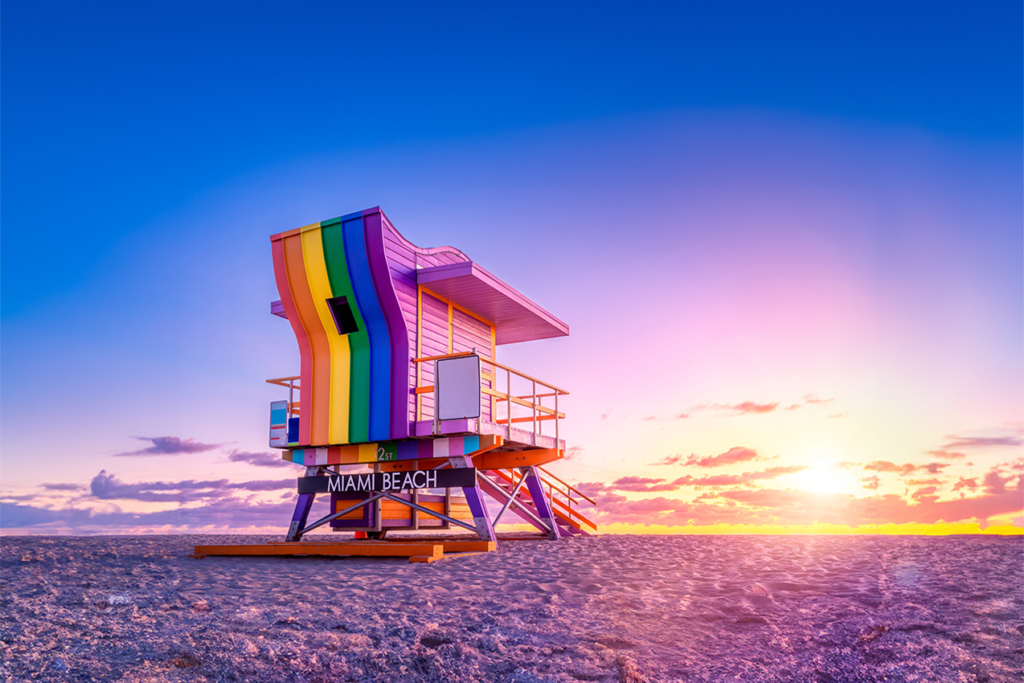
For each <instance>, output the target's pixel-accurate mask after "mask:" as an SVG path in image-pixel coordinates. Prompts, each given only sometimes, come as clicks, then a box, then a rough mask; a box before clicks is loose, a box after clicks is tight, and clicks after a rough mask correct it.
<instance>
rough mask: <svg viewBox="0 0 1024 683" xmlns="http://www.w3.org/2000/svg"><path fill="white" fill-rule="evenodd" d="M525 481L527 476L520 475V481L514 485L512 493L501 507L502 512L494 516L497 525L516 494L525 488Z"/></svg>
mask: <svg viewBox="0 0 1024 683" xmlns="http://www.w3.org/2000/svg"><path fill="white" fill-rule="evenodd" d="M525 483H526V478H525V477H519V481H517V482H516V485H515V486H514V487H512V493H511V494H509V497H508V500H506V501H505V504H504V505H503V506H502V507H501V512H499V513H498V515H497V516H496V517H495V518H494V524H495V525H497V524H498V522H500V521H501V516H502V515H504V514H505V511H506V510H508V508H509V506H510V505H512V501H514V500H515V499H516V496H517V495H518V494H519V489H521V488H523V484H525Z"/></svg>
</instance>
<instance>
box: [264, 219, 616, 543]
mask: <svg viewBox="0 0 1024 683" xmlns="http://www.w3.org/2000/svg"><path fill="white" fill-rule="evenodd" d="M270 241H271V246H272V250H273V260H274V276H275V278H276V280H277V289H278V293H279V295H280V297H281V299H280V301H274V302H273V303H272V304H271V312H272V313H273V314H274V315H277V316H280V317H282V318H285V319H287V321H288V323H289V324H290V325H291V327H292V331H293V332H294V333H295V338H296V341H297V342H298V345H299V356H300V366H301V367H300V369H299V374H298V375H294V376H290V377H279V378H275V379H270V380H267V381H268V382H270V383H271V384H274V385H278V386H280V387H282V388H283V389H286V390H287V394H286V397H282V400H279V401H275V402H273V403H272V404H271V407H270V445H271V446H272V447H274V448H280V449H282V458H283V459H284V460H286V461H289V462H293V463H295V464H296V465H299V466H301V467H303V468H304V472H303V476H301V477H300V478H299V480H298V491H297V496H298V499H297V502H296V505H295V513H294V515H293V516H292V520H291V524H290V526H289V528H288V533H287V536H286V539H285V540H286V542H295V541H299V540H301V539H302V536H303V535H304V534H306V533H308V532H310V531H312V530H314V529H316V528H319V527H321V526H323V525H325V524H329V525H330V528H331V529H332V530H333V531H339V532H363V533H365V535H366V536H367V537H368V538H369V539H383V538H384V536H385V534H387V533H388V532H389V531H407V530H422V529H438V530H440V529H453V528H463V529H468V530H470V531H472V532H473V533H474V534H476V535H477V536H478V537H479V539H480V540H481V541H488V542H494V541H496V540H497V537H496V535H495V531H494V527H495V525H496V524H498V522H499V521H501V520H502V519H503V518H504V516H505V515H506V513H510V512H511V513H512V514H515V515H517V516H518V517H519V518H521V520H523V521H525V522H527V523H529V524H531V525H533V526H534V527H536V529H538V530H539V531H541V532H543V534H544V535H546V536H547V537H549V538H552V539H557V538H561V537H563V536H567V535H578V534H590V533H594V532H595V531H596V529H597V527H596V525H595V524H594V523H593V522H592V521H591V520H590V519H588V518H587V517H586V516H584V515H583V514H581V512H580V506H581V504H586V503H587V502H589V503H590V504H593V501H592V500H591V499H589V498H587V497H586V496H585V495H583V494H582V493H580V492H579V491H578V490H577V489H575V488H574V487H572V486H571V485H569V484H567V483H566V482H564V481H562V480H561V479H559V478H558V477H556V476H554V475H553V474H551V473H550V472H548V471H547V470H545V469H544V465H546V464H548V463H551V462H554V461H556V460H559V459H561V458H562V457H564V454H565V441H564V440H563V439H562V438H561V433H560V432H561V430H560V424H561V420H563V419H564V418H565V414H564V412H562V411H563V408H564V401H563V402H562V405H561V406H560V402H559V399H560V397H563V396H566V395H567V394H568V392H567V391H565V390H563V389H560V388H559V387H557V386H555V385H553V384H551V383H549V382H546V381H543V380H540V379H537V378H535V377H532V376H530V375H527V374H524V373H522V372H519V371H517V370H513V369H512V368H510V367H508V366H506V365H502V364H501V363H499V362H498V361H497V349H498V347H499V346H502V345H504V344H514V343H517V342H525V341H531V340H538V339H548V338H553V337H562V336H566V335H568V334H569V327H568V325H566V324H565V323H564V322H562V321H561V320H559V319H558V318H556V317H554V316H553V315H551V314H550V313H548V312H547V311H545V310H544V309H543V308H541V307H540V306H538V305H537V304H536V303H534V302H533V301H531V300H530V299H528V298H527V297H525V296H524V295H522V294H521V293H519V292H517V291H516V290H515V289H513V288H512V287H510V286H509V285H507V284H506V283H504V282H503V281H501V280H499V279H498V278H497V277H495V276H494V275H492V274H491V273H489V272H487V271H486V270H484V269H483V268H482V267H480V265H479V264H477V263H474V262H473V261H472V260H470V258H469V257H468V256H466V255H465V254H463V253H462V252H461V251H459V250H458V249H454V248H452V247H438V248H433V249H423V248H420V247H417V246H416V245H414V244H412V243H411V242H409V241H408V240H407V239H405V238H404V237H402V235H401V234H399V232H398V231H397V230H396V229H395V228H394V226H393V225H392V224H391V222H390V221H389V220H388V219H387V217H386V216H385V215H384V213H383V212H382V211H381V210H380V209H379V208H373V209H368V210H366V211H362V212H359V213H353V214H349V215H347V216H342V217H340V218H334V219H331V220H327V221H323V222H320V223H314V224H312V225H307V226H306V227H303V228H298V229H295V230H290V231H288V232H283V233H281V234H278V235H274V236H272V237H271V238H270ZM318 494H323V495H330V501H331V505H330V514H328V515H327V516H325V517H324V518H322V519H319V520H317V521H314V522H310V521H309V519H308V517H309V513H310V509H311V506H312V503H313V500H314V498H315V496H316V495H318ZM488 498H491V499H493V501H494V502H493V503H491V506H490V508H489V507H488V500H487V499H488Z"/></svg>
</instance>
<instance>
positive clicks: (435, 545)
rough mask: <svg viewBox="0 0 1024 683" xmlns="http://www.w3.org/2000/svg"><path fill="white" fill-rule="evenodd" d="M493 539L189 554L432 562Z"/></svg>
mask: <svg viewBox="0 0 1024 683" xmlns="http://www.w3.org/2000/svg"><path fill="white" fill-rule="evenodd" d="M497 547H498V544H497V543H495V542H493V541H448V540H439V541H425V542H424V541H416V542H397V543H396V542H393V541H349V542H340V543H338V542H334V543H332V542H318V541H299V542H296V543H289V542H285V541H281V542H271V543H263V544H249V545H243V544H238V545H197V546H195V549H194V551H193V553H192V557H194V558H196V559H202V558H204V557H288V556H305V557H309V556H313V557H408V558H409V561H410V562H426V563H430V562H436V561H437V560H441V559H444V558H445V557H461V556H464V555H476V554H478V553H487V552H494V551H495V550H497Z"/></svg>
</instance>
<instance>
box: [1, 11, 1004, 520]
mask: <svg viewBox="0 0 1024 683" xmlns="http://www.w3.org/2000/svg"><path fill="white" fill-rule="evenodd" d="M705 4H706V5H709V6H701V7H683V6H679V3H663V4H659V3H645V4H643V5H642V6H640V7H637V6H635V4H631V5H627V4H625V3H620V4H613V3H585V4H584V3H564V4H559V5H558V6H554V7H552V6H550V4H540V3H519V4H517V5H515V6H514V7H481V6H480V5H479V4H477V3H445V4H443V5H440V6H438V5H430V6H427V5H423V4H412V3H408V4H405V3H389V4H388V6H387V7H370V6H358V7H356V6H345V5H342V4H340V3H308V4H305V5H303V6H301V7H289V8H288V9H287V10H285V9H282V8H281V6H280V5H272V4H269V3H244V4H242V3H237V4H232V3H227V2H225V3H216V4H214V5H213V6H211V5H210V3H175V4H173V5H166V4H165V5H157V4H153V3H141V4H140V3H94V4H90V5H88V6H86V5H82V4H73V3H48V2H24V1H20V0H15V1H13V2H5V3H4V5H3V10H2V21H0V122H2V129H0V130H2V142H3V144H2V146H0V169H2V177H0V533H5V534H14V533H81V534H85V533H180V532H228V531H235V532H254V531H261V532H262V531H265V532H269V533H277V532H278V531H280V530H282V529H284V527H285V526H286V524H287V521H288V519H290V514H291V509H292V506H293V504H294V495H295V494H294V486H295V484H294V477H296V476H298V474H299V473H298V472H297V468H296V467H295V466H294V465H291V464H287V463H283V462H281V461H280V460H279V458H278V456H277V455H276V453H275V452H273V451H271V450H270V449H269V448H268V447H267V414H268V404H269V402H270V401H273V400H279V399H281V398H284V397H283V396H281V395H280V394H279V393H278V392H279V390H278V389H275V388H274V387H272V386H269V385H267V384H265V382H264V380H265V379H266V378H270V377H281V376H288V375H292V374H296V373H297V368H298V350H297V347H296V344H295V340H294V337H293V335H292V333H291V330H290V328H289V326H288V325H287V323H285V322H284V321H282V320H280V319H278V318H275V317H273V316H271V315H270V313H269V302H270V301H272V300H274V299H277V298H279V297H278V295H277V292H276V287H275V284H274V278H273V268H272V264H271V255H270V244H269V240H268V237H269V236H270V235H271V234H275V233H279V232H282V231H284V230H288V229H291V228H295V227H299V226H302V225H307V224H309V223H312V222H315V221H319V220H325V219H328V218H331V217H335V216H339V215H343V214H347V213H352V212H355V211H359V210H362V209H365V208H369V207H373V206H380V207H382V208H383V210H384V211H385V212H386V213H387V215H388V217H389V218H390V219H391V221H392V222H393V223H394V224H395V226H396V227H397V228H398V230H399V231H401V232H402V233H403V234H404V235H405V236H406V237H407V238H408V239H409V240H411V241H412V242H414V243H415V244H417V245H420V246H424V247H430V246H441V245H451V246H454V247H456V248H458V249H460V250H462V251H463V252H465V253H466V254H468V255H469V256H470V257H471V258H472V259H473V260H475V261H477V262H478V263H480V264H481V265H482V266H483V267H484V268H486V269H487V270H489V271H491V272H492V273H494V274H496V275H497V276H498V277H500V278H502V279H503V280H505V281H506V282H508V283H509V284H511V285H512V286H514V287H516V288H517V289H518V290H520V291H521V292H523V293H524V294H526V295H527V296H529V297H531V298H532V299H533V300H534V301H536V302H538V303H539V304H540V305H541V306H543V307H544V308H546V309H547V310H549V311H551V312H552V313H553V314H554V315H556V316H558V317H559V318H560V319H562V320H564V321H566V322H567V323H568V324H569V326H570V336H569V337H566V338H561V339H554V340H545V341H535V342H527V343H523V344H519V345H510V346H503V347H499V350H498V359H499V361H502V362H504V363H506V364H509V365H511V366H512V367H515V368H517V369H520V370H522V371H524V372H527V373H529V374H531V375H535V376H538V377H541V378H542V379H545V380H547V381H550V382H552V383H554V384H556V385H558V386H561V387H565V388H567V389H569V391H571V392H572V395H571V396H570V397H569V398H568V399H566V404H567V405H566V407H565V412H566V413H567V415H568V419H567V420H566V421H565V423H564V425H563V427H562V430H563V431H562V434H563V435H564V437H565V438H566V440H567V445H568V446H569V447H570V453H571V457H570V458H568V459H567V460H565V461H562V462H559V463H556V464H554V465H553V466H552V467H551V469H552V470H553V471H554V472H556V473H557V474H558V475H559V476H561V477H563V478H565V479H568V480H569V481H572V482H574V483H576V484H577V485H578V486H579V487H580V488H581V489H582V490H584V491H587V492H588V493H589V494H590V495H591V496H593V497H594V498H595V500H597V501H598V503H599V506H598V511H597V512H596V513H595V514H596V519H597V520H598V521H599V523H600V524H601V528H602V530H604V531H608V532H616V533H974V532H987V533H993V532H995V533H1020V532H1021V529H1022V528H1024V485H1022V475H1024V358H1022V354H1021V349H1022V348H1024V286H1022V285H1024V231H1022V225H1024V189H1022V188H1024V152H1022V149H1024V145H1022V142H1024V139H1022V138H1024V135H1022V132H1024V131H1022V124H1024V85H1022V84H1024V68H1022V63H1024V60H1022V56H1024V49H1022V48H1024V40H1022V32H1021V28H1020V27H1021V25H1022V22H1024V17H1022V9H1021V6H1020V4H1019V3H1009V2H998V3H984V4H982V5H977V4H975V5H968V4H967V3H944V4H938V5H937V4H935V3H923V2H922V3H912V2H908V3H865V2H858V3H845V4H844V3H826V4H824V5H823V4H821V3H776V4H773V5H771V6H770V7H768V6H764V7H757V6H754V5H753V4H752V3H729V2H722V3H710V4H708V3H705Z"/></svg>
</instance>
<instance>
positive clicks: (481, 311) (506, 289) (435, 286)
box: [416, 261, 569, 344]
mask: <svg viewBox="0 0 1024 683" xmlns="http://www.w3.org/2000/svg"><path fill="white" fill-rule="evenodd" d="M416 279H417V282H418V283H419V284H420V285H422V286H424V287H426V288H427V289H429V290H430V291H432V292H434V293H435V294H438V295H439V296H443V297H444V298H445V299H448V300H449V301H451V302H452V303H456V304H458V305H459V306H462V307H463V308H465V309H466V310H468V311H471V312H472V313H475V314H476V315H478V316H480V317H481V318H484V319H486V320H489V321H491V322H492V323H494V331H495V343H496V344H513V343H515V342H524V341H531V340H534V339H550V338H552V337H565V336H567V335H568V334H569V326H568V325H567V324H566V323H564V322H562V321H561V320H559V319H558V318H556V317H555V316H553V315H551V314H550V313H548V312H547V311H545V310H544V309H543V308H541V307H540V306H538V305H537V304H535V303H534V302H533V301H531V300H530V299H528V298H526V297H525V296H523V295H522V294H520V293H519V292H517V291H516V290H515V289H513V288H512V287H510V286H509V285H507V284H505V283H504V282H502V281H501V280H499V279H498V278H496V277H495V276H494V275H491V274H490V273H488V272H487V271H486V270H484V269H483V268H481V267H480V266H478V265H477V264H475V263H473V262H472V261H465V262H462V263H452V264H447V265H443V266H434V267H433V268H422V269H420V270H417V271H416Z"/></svg>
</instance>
